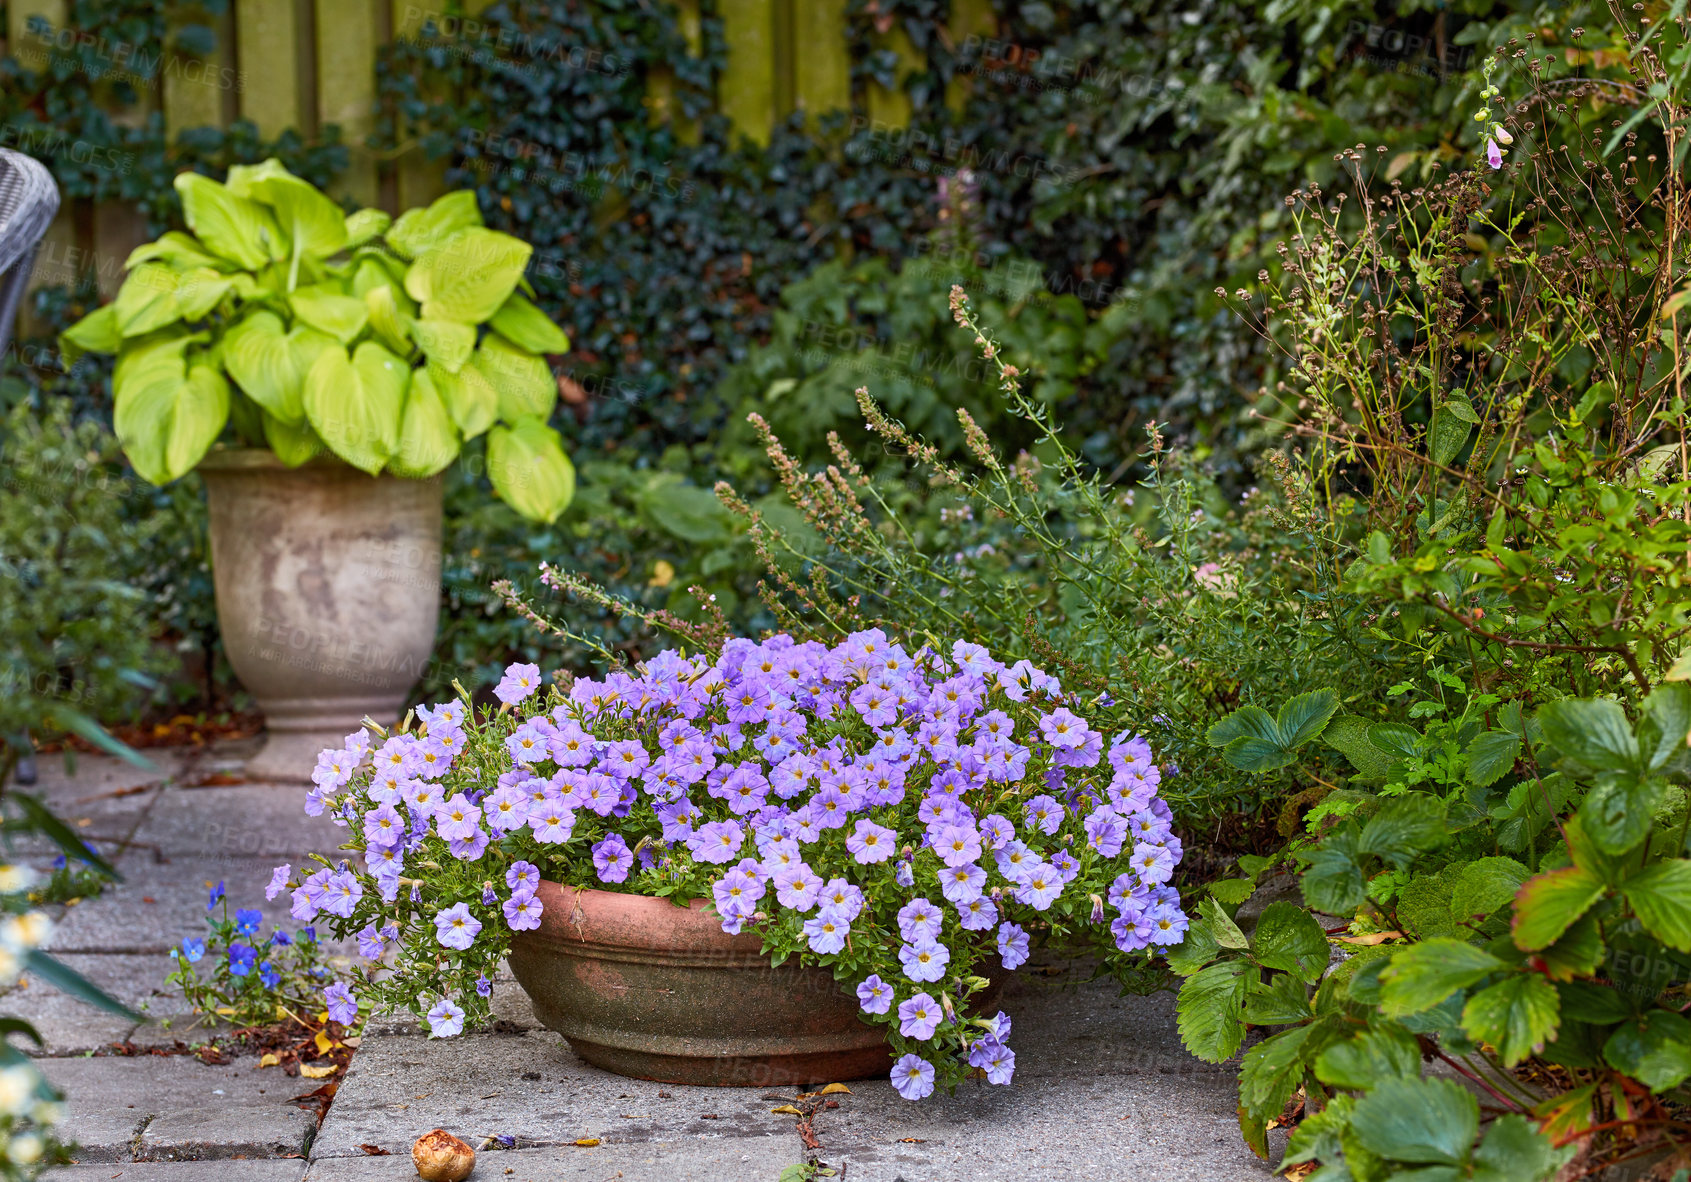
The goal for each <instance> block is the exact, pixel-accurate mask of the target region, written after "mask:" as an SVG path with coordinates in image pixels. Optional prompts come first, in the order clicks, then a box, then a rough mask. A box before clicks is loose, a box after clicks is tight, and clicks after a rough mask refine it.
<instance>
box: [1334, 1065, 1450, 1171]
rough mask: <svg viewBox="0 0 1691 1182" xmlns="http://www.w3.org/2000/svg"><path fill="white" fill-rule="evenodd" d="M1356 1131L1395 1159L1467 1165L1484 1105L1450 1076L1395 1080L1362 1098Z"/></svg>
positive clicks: (1375, 1149) (1368, 1145) (1379, 1151)
mask: <svg viewBox="0 0 1691 1182" xmlns="http://www.w3.org/2000/svg"><path fill="white" fill-rule="evenodd" d="M1355 1113H1356V1115H1355V1116H1354V1118H1353V1119H1352V1120H1351V1130H1352V1132H1353V1133H1354V1134H1355V1136H1356V1139H1357V1140H1358V1141H1360V1142H1361V1143H1362V1145H1363V1146H1364V1147H1365V1148H1366V1149H1368V1150H1369V1151H1370V1152H1373V1153H1377V1154H1379V1155H1380V1156H1381V1157H1383V1158H1387V1159H1389V1160H1391V1161H1403V1162H1429V1163H1434V1164H1439V1165H1451V1166H1455V1165H1461V1164H1462V1163H1463V1162H1464V1161H1466V1160H1467V1157H1468V1153H1469V1151H1470V1150H1471V1149H1472V1148H1473V1144H1474V1134H1475V1133H1477V1132H1478V1131H1479V1127H1480V1106H1479V1102H1478V1101H1476V1100H1475V1099H1474V1097H1473V1094H1472V1093H1470V1092H1469V1091H1468V1090H1467V1089H1466V1088H1464V1087H1462V1085H1460V1084H1458V1083H1454V1082H1452V1081H1451V1080H1448V1079H1389V1080H1386V1081H1385V1082H1384V1083H1382V1084H1380V1085H1379V1086H1378V1087H1376V1088H1375V1089H1374V1090H1373V1091H1371V1092H1369V1093H1368V1094H1367V1095H1366V1096H1364V1097H1362V1098H1361V1099H1360V1100H1358V1101H1357V1102H1356V1110H1355Z"/></svg>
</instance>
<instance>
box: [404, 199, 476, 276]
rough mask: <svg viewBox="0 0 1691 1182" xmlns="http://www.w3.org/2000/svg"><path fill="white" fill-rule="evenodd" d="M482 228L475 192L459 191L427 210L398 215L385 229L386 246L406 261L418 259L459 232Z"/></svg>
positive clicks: (414, 210)
mask: <svg viewBox="0 0 1691 1182" xmlns="http://www.w3.org/2000/svg"><path fill="white" fill-rule="evenodd" d="M481 224H482V222H481V207H480V206H479V205H477V204H476V191H475V190H474V189H459V190H458V191H457V192H454V193H448V194H446V196H444V197H441V198H440V199H438V200H437V201H435V202H434V203H433V204H432V205H429V206H427V207H426V208H423V209H411V210H407V211H406V212H405V213H403V214H401V215H400V218H399V220H398V221H397V222H395V223H393V225H392V226H391V227H390V228H389V229H388V232H387V243H388V245H389V246H391V247H393V248H394V249H395V250H396V251H398V252H399V253H400V254H402V255H404V256H405V257H406V258H408V259H414V258H419V257H421V256H422V255H424V254H426V253H428V252H429V251H431V250H435V249H437V248H439V247H440V246H442V245H444V244H445V242H446V240H447V239H448V238H450V237H452V235H454V234H456V233H457V232H458V231H459V230H463V229H466V228H467V227H470V226H479V225H481Z"/></svg>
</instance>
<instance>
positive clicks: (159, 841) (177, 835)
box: [134, 784, 347, 887]
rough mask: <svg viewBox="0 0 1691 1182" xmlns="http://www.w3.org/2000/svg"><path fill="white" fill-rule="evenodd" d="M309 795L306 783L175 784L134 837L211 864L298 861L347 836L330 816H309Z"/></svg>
mask: <svg viewBox="0 0 1691 1182" xmlns="http://www.w3.org/2000/svg"><path fill="white" fill-rule="evenodd" d="M305 797H306V789H305V788H303V787H299V786H296V785H275V784H265V785H254V784H233V785H220V786H215V787H204V788H184V787H179V786H177V785H174V784H172V785H170V786H169V787H166V788H165V789H163V790H162V791H161V792H160V793H159V794H158V797H157V799H156V800H155V801H154V803H153V806H152V807H151V808H150V809H149V810H148V811H147V814H146V817H145V819H144V820H143V821H142V822H141V825H140V827H139V828H137V829H136V831H135V834H134V841H135V844H136V847H137V848H138V849H144V850H147V851H149V852H154V853H157V854H162V855H163V856H165V857H168V858H172V859H181V858H192V859H194V861H195V864H196V865H202V866H208V867H209V866H215V865H218V864H220V863H224V862H227V861H230V860H231V859H235V860H239V859H248V858H272V859H274V860H275V862H284V861H290V860H291V861H293V862H295V863H298V862H301V861H303V860H304V856H305V855H306V854H309V853H313V852H316V853H322V854H329V853H331V852H332V851H333V850H334V849H335V848H336V847H338V846H340V845H341V844H342V843H344V842H345V841H346V839H347V831H346V830H345V829H344V828H342V827H341V826H338V825H336V824H335V823H334V821H333V820H331V819H330V818H328V817H326V816H320V817H308V816H306V815H305ZM268 880H269V876H268V875H266V876H265V881H268ZM259 885H260V886H261V887H262V886H263V885H264V884H263V883H260V884H259Z"/></svg>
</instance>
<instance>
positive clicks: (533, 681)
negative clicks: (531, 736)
mask: <svg viewBox="0 0 1691 1182" xmlns="http://www.w3.org/2000/svg"><path fill="white" fill-rule="evenodd" d="M539 688H540V666H539V665H507V666H505V676H504V677H501V678H500V679H499V684H498V685H496V686H494V687H493V696H494V697H496V698H498V699H499V700H500V701H501V702H504V703H505V704H506V705H507V706H515V705H516V704H517V703H518V702H521V701H523V700H524V699H526V698H527V697H528V696H529V695H530V694H532V693H534V691H535V690H537V689H539ZM441 1004H443V1005H445V1004H448V1003H445V1002H442V1003H441Z"/></svg>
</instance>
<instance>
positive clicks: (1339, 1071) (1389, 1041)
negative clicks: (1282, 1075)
mask: <svg viewBox="0 0 1691 1182" xmlns="http://www.w3.org/2000/svg"><path fill="white" fill-rule="evenodd" d="M1420 1074H1421V1047H1420V1044H1419V1043H1417V1042H1416V1041H1415V1038H1414V1036H1413V1035H1411V1034H1410V1033H1409V1032H1408V1031H1405V1030H1402V1029H1400V1028H1398V1027H1396V1026H1377V1027H1374V1028H1372V1029H1370V1030H1368V1031H1366V1032H1365V1033H1363V1034H1359V1035H1357V1036H1356V1037H1355V1038H1352V1039H1348V1040H1346V1041H1345V1042H1340V1043H1334V1044H1333V1045H1332V1046H1330V1047H1328V1048H1327V1049H1326V1050H1324V1051H1322V1052H1321V1057H1320V1058H1318V1059H1316V1061H1315V1077H1316V1078H1317V1079H1319V1080H1320V1081H1321V1082H1322V1083H1325V1084H1330V1085H1332V1086H1333V1087H1335V1088H1344V1089H1345V1090H1347V1091H1353V1092H1366V1091H1368V1090H1369V1089H1370V1088H1373V1087H1376V1086H1378V1085H1379V1084H1381V1083H1383V1082H1385V1081H1386V1080H1388V1079H1413V1078H1415V1077H1416V1076H1418V1075H1420Z"/></svg>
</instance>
